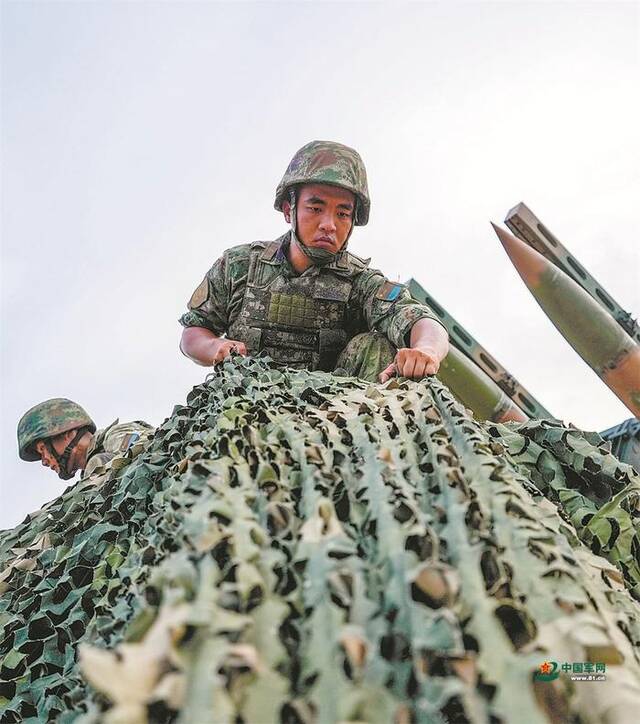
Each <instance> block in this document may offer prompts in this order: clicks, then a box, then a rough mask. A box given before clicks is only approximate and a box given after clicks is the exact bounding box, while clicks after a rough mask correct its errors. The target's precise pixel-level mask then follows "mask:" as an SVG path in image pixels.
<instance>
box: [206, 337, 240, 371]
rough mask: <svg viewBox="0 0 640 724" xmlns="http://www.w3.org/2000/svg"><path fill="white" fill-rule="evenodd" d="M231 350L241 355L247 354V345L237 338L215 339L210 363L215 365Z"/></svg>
mask: <svg viewBox="0 0 640 724" xmlns="http://www.w3.org/2000/svg"><path fill="white" fill-rule="evenodd" d="M232 352H237V353H238V354H241V355H242V356H243V357H246V356H247V346H246V345H245V343H244V342H240V341H238V340H237V339H219V338H218V339H216V340H215V342H214V344H213V357H212V359H211V364H213V365H217V364H219V363H220V362H222V361H223V360H225V359H226V358H227V357H228V356H229V355H230V354H231V353H232Z"/></svg>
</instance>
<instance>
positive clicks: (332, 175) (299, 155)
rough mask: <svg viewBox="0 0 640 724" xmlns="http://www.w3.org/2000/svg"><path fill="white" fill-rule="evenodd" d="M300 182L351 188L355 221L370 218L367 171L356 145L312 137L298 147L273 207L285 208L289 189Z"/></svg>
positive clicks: (365, 221)
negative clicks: (353, 196) (284, 204)
mask: <svg viewBox="0 0 640 724" xmlns="http://www.w3.org/2000/svg"><path fill="white" fill-rule="evenodd" d="M299 184H330V185H331V186H339V187H340V188H343V189H347V191H351V192H352V193H354V194H355V196H356V199H357V204H356V214H355V220H354V223H355V225H356V226H364V225H365V224H366V223H367V221H369V211H370V208H371V202H370V199H369V188H368V186H367V172H366V169H365V167H364V163H363V162H362V159H361V158H360V154H359V153H358V152H357V151H355V150H354V149H353V148H349V146H344V145H343V144H342V143H335V141H311V142H310V143H307V144H306V145H305V146H303V147H302V148H301V149H300V150H299V151H297V152H296V154H295V156H294V157H293V158H292V159H291V163H290V164H289V166H288V167H287V170H286V171H285V173H284V176H283V177H282V180H281V181H280V183H279V184H278V188H277V189H276V199H275V202H274V207H275V208H276V209H277V210H278V211H282V202H283V201H284V200H285V199H286V198H287V192H288V190H289V189H290V188H291V187H293V186H297V185H299Z"/></svg>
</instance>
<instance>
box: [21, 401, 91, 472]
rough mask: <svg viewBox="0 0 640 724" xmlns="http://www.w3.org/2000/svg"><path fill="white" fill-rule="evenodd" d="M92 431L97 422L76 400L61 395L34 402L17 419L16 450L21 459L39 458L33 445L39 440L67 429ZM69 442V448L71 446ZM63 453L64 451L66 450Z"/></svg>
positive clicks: (30, 460) (83, 431)
mask: <svg viewBox="0 0 640 724" xmlns="http://www.w3.org/2000/svg"><path fill="white" fill-rule="evenodd" d="M75 429H78V430H79V432H81V433H82V434H84V433H85V432H87V431H88V432H91V433H93V432H95V431H96V425H95V423H94V421H93V420H92V419H91V418H90V417H89V415H88V414H87V413H86V412H85V410H84V409H83V408H82V407H80V405H79V404H78V403H77V402H73V400H67V399H66V398H64V397H56V398H55V399H52V400H45V401H44V402H41V403H40V404H38V405H35V406H34V407H32V408H31V409H30V410H28V411H27V412H25V414H24V415H23V416H22V417H21V418H20V422H19V423H18V453H19V455H20V457H21V458H22V460H27V461H29V462H32V461H34V460H40V455H39V454H38V453H37V452H36V451H35V449H34V446H35V444H36V443H37V442H38V440H44V441H47V440H48V439H49V438H52V437H55V436H56V435H61V434H62V433H64V432H68V431H69V430H75ZM76 437H78V436H76ZM73 443H74V441H72V442H71V443H70V444H69V446H68V447H71V448H72V447H73ZM65 452H66V451H65Z"/></svg>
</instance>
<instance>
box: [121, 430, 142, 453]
mask: <svg viewBox="0 0 640 724" xmlns="http://www.w3.org/2000/svg"><path fill="white" fill-rule="evenodd" d="M139 437H140V433H138V432H132V433H131V434H130V435H125V437H123V438H122V442H121V443H120V452H125V451H127V450H128V449H129V448H130V447H131V446H132V445H133V443H134V442H135V441H136V440H137V439H138V438H139Z"/></svg>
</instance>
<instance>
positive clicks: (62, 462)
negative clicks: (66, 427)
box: [44, 427, 90, 480]
mask: <svg viewBox="0 0 640 724" xmlns="http://www.w3.org/2000/svg"><path fill="white" fill-rule="evenodd" d="M86 432H90V430H89V428H88V427H79V428H78V430H77V431H76V434H75V435H74V436H73V437H72V438H71V440H70V441H69V442H68V443H67V446H66V447H65V449H64V450H63V451H62V454H61V455H58V453H57V452H56V449H55V448H54V447H53V445H52V444H51V438H47V439H46V440H45V441H44V444H45V445H46V446H47V450H48V451H49V454H50V455H51V456H52V457H53V458H54V460H55V461H56V462H57V463H58V466H59V468H60V470H59V472H58V477H59V478H61V479H62V480H71V478H72V477H73V476H74V474H75V473H70V472H69V471H68V469H67V466H68V465H69V459H70V458H71V455H72V454H73V451H74V449H75V447H76V445H77V444H78V443H79V442H80V438H82V437H83V436H84V434H85V433H86Z"/></svg>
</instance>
